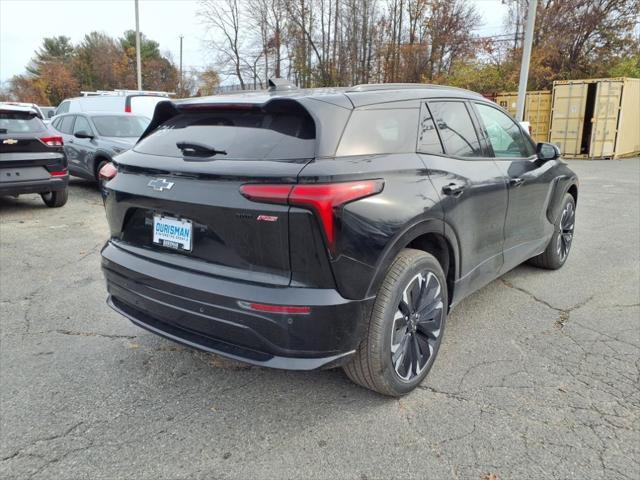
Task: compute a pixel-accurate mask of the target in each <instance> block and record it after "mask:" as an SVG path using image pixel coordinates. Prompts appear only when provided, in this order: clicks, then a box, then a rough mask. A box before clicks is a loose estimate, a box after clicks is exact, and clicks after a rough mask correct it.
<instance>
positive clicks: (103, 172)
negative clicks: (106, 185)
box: [98, 162, 118, 182]
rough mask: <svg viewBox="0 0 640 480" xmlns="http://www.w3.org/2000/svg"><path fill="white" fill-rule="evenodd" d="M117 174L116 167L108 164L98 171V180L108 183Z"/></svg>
mask: <svg viewBox="0 0 640 480" xmlns="http://www.w3.org/2000/svg"><path fill="white" fill-rule="evenodd" d="M117 173H118V169H117V168H116V166H115V165H114V164H113V163H111V162H109V163H107V164H105V165H104V166H103V167H102V168H101V169H100V171H99V172H98V176H99V177H100V180H102V181H105V182H108V181H109V180H111V179H112V178H113V177H115V176H116V174H117Z"/></svg>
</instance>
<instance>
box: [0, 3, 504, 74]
mask: <svg viewBox="0 0 640 480" xmlns="http://www.w3.org/2000/svg"><path fill="white" fill-rule="evenodd" d="M469 1H470V3H473V4H475V5H476V8H477V10H478V12H479V13H480V14H481V15H482V16H483V25H482V27H480V28H479V29H478V32H477V33H478V34H480V35H495V34H500V33H504V31H503V30H504V27H503V20H504V17H505V15H506V6H504V5H503V4H502V1H501V0H469ZM139 5H140V7H139V8H140V31H141V32H143V33H144V34H145V35H146V36H147V37H148V38H151V39H153V40H155V41H157V42H158V43H159V44H160V51H161V52H162V53H171V55H172V56H173V58H174V60H175V61H176V63H177V61H178V58H179V51H180V39H179V37H180V35H183V36H184V39H183V47H182V48H183V50H182V58H183V66H184V69H185V70H188V69H190V68H192V67H193V68H202V67H204V66H207V65H210V64H211V63H213V60H214V55H213V54H212V52H210V51H208V49H207V48H206V44H205V40H206V38H207V31H206V28H205V26H204V25H203V24H202V23H201V22H200V21H199V19H198V1H197V0H139ZM129 29H131V30H133V29H135V16H134V0H0V82H2V83H3V84H4V82H6V81H7V80H8V79H9V78H11V77H12V76H13V75H16V74H20V73H23V72H24V70H25V66H26V65H27V63H28V62H29V59H30V58H31V57H32V56H33V53H34V51H35V50H36V49H37V48H38V47H39V46H40V45H41V43H42V39H43V38H44V37H52V36H57V35H66V36H68V37H71V40H72V42H73V43H78V42H80V41H81V40H82V38H83V37H84V35H85V34H86V33H89V32H91V31H94V30H97V31H102V32H105V33H107V34H108V35H110V36H112V37H119V36H121V35H122V33H123V32H124V31H125V30H129Z"/></svg>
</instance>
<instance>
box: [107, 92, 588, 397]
mask: <svg viewBox="0 0 640 480" xmlns="http://www.w3.org/2000/svg"><path fill="white" fill-rule="evenodd" d="M559 154H560V152H559V151H558V149H557V147H555V146H553V145H550V144H538V145H536V144H534V143H533V141H532V140H531V138H530V137H529V135H528V134H527V133H526V132H524V131H523V130H522V129H521V127H520V126H519V125H518V124H517V123H516V122H515V121H514V120H513V119H512V118H511V117H509V116H508V115H507V114H506V113H505V112H504V111H503V110H501V109H500V108H499V107H498V106H497V105H495V104H494V103H492V102H490V101H487V100H485V99H484V98H483V97H481V96H480V95H477V94H475V93H472V92H468V91H465V90H459V89H454V88H443V87H436V86H428V85H364V86H358V87H353V88H349V89H335V90H300V91H286V92H281V91H278V90H277V89H275V90H273V91H271V92H269V93H255V94H246V95H239V96H234V97H210V98H198V99H189V100H185V101H180V102H173V103H172V102H164V103H161V104H159V105H158V107H157V108H156V112H155V115H154V118H153V119H152V122H151V124H150V126H149V128H148V129H147V131H146V132H145V133H144V134H143V136H142V138H141V140H140V141H139V143H138V144H137V145H136V146H135V148H134V149H133V150H130V151H128V152H126V153H124V154H122V155H120V156H118V158H117V165H110V166H108V167H107V168H105V170H104V171H103V175H104V176H105V178H110V180H109V181H108V183H106V192H107V194H106V199H105V207H106V213H107V217H108V221H109V225H110V229H111V238H110V239H109V241H108V242H107V243H106V245H105V246H104V249H103V250H102V266H103V271H104V274H105V277H106V280H107V287H108V292H109V299H108V302H109V304H110V305H111V306H112V307H113V308H114V309H115V310H116V311H118V312H120V313H121V314H123V315H125V316H126V317H128V318H129V319H130V320H131V321H133V322H134V323H135V324H137V325H139V326H141V327H143V328H145V329H147V330H149V331H151V332H154V333H157V334H159V335H162V336H164V337H166V338H169V339H172V340H175V341H177V342H180V343H183V344H186V345H189V346H192V347H195V348H199V349H202V350H206V351H210V352H215V353H218V354H221V355H225V356H227V357H231V358H234V359H238V360H242V361H244V362H248V363H252V364H256V365H263V366H267V367H275V368H285V369H299V370H310V369H316V368H328V367H334V366H343V367H344V369H345V371H346V373H347V375H348V376H349V377H350V378H351V379H352V380H354V381H355V382H357V383H359V384H360V385H363V386H365V387H367V388H370V389H372V390H375V391H377V392H380V393H383V394H387V395H394V396H397V395H403V394H406V393H407V392H409V391H411V390H412V389H413V388H415V387H416V386H417V385H418V384H419V383H420V382H421V381H422V379H423V378H424V377H425V375H426V374H427V372H428V371H429V369H430V368H431V366H432V364H433V361H434V359H435V357H436V355H437V353H438V348H439V346H440V344H441V341H442V337H443V332H444V327H445V320H446V317H447V313H448V312H449V310H450V308H452V307H453V306H454V305H456V304H457V303H458V302H460V300H462V299H463V298H464V297H466V296H467V295H469V294H470V293H472V292H473V291H475V290H477V289H479V288H480V287H482V286H483V285H485V284H487V283H489V282H490V281H492V280H493V279H495V278H497V277H498V276H500V275H501V274H503V273H505V272H507V271H509V270H511V269H512V268H514V267H515V266H516V265H518V264H520V263H522V262H524V261H527V260H529V261H530V262H531V263H533V264H534V265H538V266H540V267H543V268H549V269H556V268H559V267H561V266H562V265H563V263H564V262H565V261H566V259H567V255H568V254H569V250H570V248H571V242H572V236H573V229H574V215H575V205H576V201H577V198H578V180H577V178H576V175H575V174H574V173H573V172H572V171H571V170H570V169H569V168H568V167H567V165H566V164H565V163H564V162H563V161H562V160H560V158H559ZM470 321H472V319H470Z"/></svg>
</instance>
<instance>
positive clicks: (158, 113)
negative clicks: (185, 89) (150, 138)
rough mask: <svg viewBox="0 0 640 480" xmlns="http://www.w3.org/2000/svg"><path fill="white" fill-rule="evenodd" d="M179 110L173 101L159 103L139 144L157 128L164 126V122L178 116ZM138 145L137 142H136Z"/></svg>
mask: <svg viewBox="0 0 640 480" xmlns="http://www.w3.org/2000/svg"><path fill="white" fill-rule="evenodd" d="M178 113H179V112H178V109H177V108H176V105H175V103H173V102H172V101H171V100H164V101H162V102H158V103H157V104H156V108H155V110H154V111H153V118H152V119H151V123H149V125H147V129H146V130H145V131H144V132H142V135H140V138H139V139H138V142H139V141H140V140H142V139H143V138H145V137H146V136H147V135H149V134H150V133H151V132H153V131H154V130H155V129H156V128H158V127H159V126H160V125H162V124H163V123H164V122H166V121H167V120H169V119H170V118H172V117H175V116H176V115H178ZM136 143H137V142H136Z"/></svg>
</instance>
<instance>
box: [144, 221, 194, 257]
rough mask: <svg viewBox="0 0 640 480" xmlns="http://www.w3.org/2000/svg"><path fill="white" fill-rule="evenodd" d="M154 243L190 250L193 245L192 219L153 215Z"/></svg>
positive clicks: (175, 248)
mask: <svg viewBox="0 0 640 480" xmlns="http://www.w3.org/2000/svg"><path fill="white" fill-rule="evenodd" d="M153 243H155V244H156V245H162V246H163V247H167V248H173V249H174V250H182V251H187V252H190V251H191V249H192V247H193V225H192V223H191V221H189V220H184V219H180V218H174V217H165V216H162V215H154V216H153Z"/></svg>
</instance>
